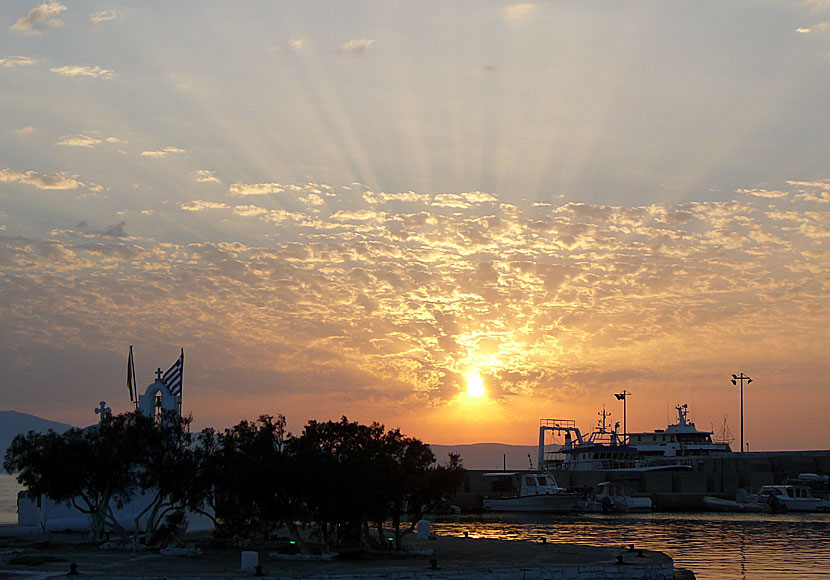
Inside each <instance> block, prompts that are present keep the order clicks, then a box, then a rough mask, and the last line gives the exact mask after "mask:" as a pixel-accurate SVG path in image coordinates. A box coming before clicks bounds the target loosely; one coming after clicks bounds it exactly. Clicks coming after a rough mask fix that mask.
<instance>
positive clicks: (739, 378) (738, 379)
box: [732, 373, 752, 453]
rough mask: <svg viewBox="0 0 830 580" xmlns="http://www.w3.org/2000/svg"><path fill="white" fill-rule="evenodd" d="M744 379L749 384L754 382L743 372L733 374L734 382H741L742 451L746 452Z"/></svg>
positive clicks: (735, 383)
mask: <svg viewBox="0 0 830 580" xmlns="http://www.w3.org/2000/svg"><path fill="white" fill-rule="evenodd" d="M744 381H746V384H747V385H748V384H749V383H751V382H752V379H750V378H749V377H748V376H746V375H745V374H743V373H741V374H740V375H736V374H734V373H733V374H732V384H733V385H737V384H738V383H739V382H740V383H741V453H743V452H744Z"/></svg>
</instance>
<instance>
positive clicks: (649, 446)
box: [628, 404, 732, 465]
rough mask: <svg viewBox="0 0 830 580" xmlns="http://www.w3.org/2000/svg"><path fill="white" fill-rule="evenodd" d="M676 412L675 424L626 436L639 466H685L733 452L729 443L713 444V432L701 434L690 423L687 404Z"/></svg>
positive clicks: (702, 432) (679, 406)
mask: <svg viewBox="0 0 830 580" xmlns="http://www.w3.org/2000/svg"><path fill="white" fill-rule="evenodd" d="M675 409H676V410H677V417H678V420H677V423H675V424H674V425H669V426H668V427H666V428H665V429H655V430H654V431H651V432H641V433H629V434H628V445H630V446H631V447H634V448H635V449H637V451H638V459H639V460H640V462H641V463H643V464H652V465H657V464H660V463H675V464H678V463H688V462H686V461H683V460H684V459H695V458H698V457H703V456H710V455H718V454H727V453H732V448H731V447H729V443H726V442H715V441H714V440H713V439H712V435H713V432H712V431H700V430H698V428H697V427H695V424H694V423H693V422H692V421H689V405H687V404H683V405H677V406H676V407H675ZM666 460H668V461H666Z"/></svg>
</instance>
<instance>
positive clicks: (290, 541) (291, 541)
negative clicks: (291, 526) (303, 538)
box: [288, 540, 297, 546]
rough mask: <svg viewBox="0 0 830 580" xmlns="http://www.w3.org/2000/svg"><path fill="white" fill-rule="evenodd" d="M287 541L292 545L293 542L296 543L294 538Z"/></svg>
mask: <svg viewBox="0 0 830 580" xmlns="http://www.w3.org/2000/svg"><path fill="white" fill-rule="evenodd" d="M288 543H289V544H291V545H292V546H293V545H294V544H296V543H297V542H295V541H294V540H288Z"/></svg>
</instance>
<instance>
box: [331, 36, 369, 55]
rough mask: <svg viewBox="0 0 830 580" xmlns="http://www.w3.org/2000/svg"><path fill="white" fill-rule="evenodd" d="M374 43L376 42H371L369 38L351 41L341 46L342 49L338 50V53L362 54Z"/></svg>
mask: <svg viewBox="0 0 830 580" xmlns="http://www.w3.org/2000/svg"><path fill="white" fill-rule="evenodd" d="M374 43H375V41H374V40H369V39H368V38H360V39H355V40H350V41H349V42H347V43H345V44H343V45H341V46H340V48H338V49H337V52H339V53H341V54H362V53H363V52H365V51H366V49H368V48H369V47H370V46H372V45H373V44H374Z"/></svg>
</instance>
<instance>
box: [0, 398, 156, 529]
mask: <svg viewBox="0 0 830 580" xmlns="http://www.w3.org/2000/svg"><path fill="white" fill-rule="evenodd" d="M152 428H154V425H153V420H152V419H148V418H147V417H144V416H143V415H141V414H139V413H125V414H123V415H117V416H114V417H112V416H106V417H105V418H104V419H103V421H102V422H101V424H99V425H97V426H93V427H89V428H87V429H77V428H74V429H70V430H68V431H66V432H65V433H63V434H60V435H58V434H57V433H54V432H53V431H49V432H47V433H36V432H34V431H30V432H29V433H28V434H26V435H18V436H17V437H15V438H14V440H13V441H12V443H11V445H10V446H9V448H8V449H7V451H6V457H5V460H4V462H3V467H4V469H5V470H6V471H8V472H9V473H14V472H17V474H18V475H17V481H18V482H19V483H21V484H23V485H24V486H25V487H26V488H27V489H28V490H29V492H31V493H34V494H39V495H45V496H48V497H50V498H51V499H53V500H54V501H57V502H63V503H67V504H71V505H73V506H75V508H77V509H78V510H79V511H80V512H82V513H84V514H87V515H89V516H90V521H91V528H92V535H93V537H94V538H96V539H100V538H103V537H104V532H105V530H106V529H108V528H109V529H112V530H114V531H116V532H118V533H120V534H122V535H124V536H126V535H127V532H126V530H125V529H124V528H123V527H122V526H121V525H120V524H119V522H118V521H117V520H116V518H115V515H114V513H113V508H114V507H123V505H124V504H125V503H126V502H127V501H128V500H129V499H130V498H131V497H133V495H134V494H135V493H136V491H137V490H138V487H139V482H138V477H137V472H136V466H137V465H138V464H139V463H141V462H142V461H143V460H144V459H145V457H146V455H145V454H146V451H147V450H146V448H145V446H144V445H145V436H144V434H145V433H146V432H147V431H148V430H149V429H152Z"/></svg>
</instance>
